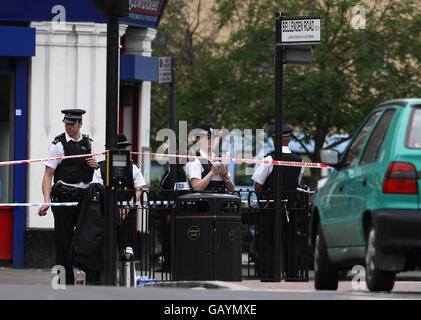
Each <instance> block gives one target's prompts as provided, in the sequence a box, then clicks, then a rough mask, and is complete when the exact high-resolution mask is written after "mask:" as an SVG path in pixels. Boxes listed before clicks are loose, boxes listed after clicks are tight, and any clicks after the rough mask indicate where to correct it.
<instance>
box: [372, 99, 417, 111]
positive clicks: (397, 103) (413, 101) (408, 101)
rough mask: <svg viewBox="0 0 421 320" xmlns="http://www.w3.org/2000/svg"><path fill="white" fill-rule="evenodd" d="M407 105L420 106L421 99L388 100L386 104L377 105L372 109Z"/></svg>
mask: <svg viewBox="0 0 421 320" xmlns="http://www.w3.org/2000/svg"><path fill="white" fill-rule="evenodd" d="M408 104H411V105H413V104H421V98H406V99H394V100H389V101H386V102H383V103H381V104H379V105H377V106H376V107H375V108H374V109H377V108H381V107H386V106H390V105H393V106H402V107H406V106H407V105H408Z"/></svg>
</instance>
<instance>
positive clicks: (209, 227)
mask: <svg viewBox="0 0 421 320" xmlns="http://www.w3.org/2000/svg"><path fill="white" fill-rule="evenodd" d="M240 209H241V199H240V197H238V196H233V195H228V194H221V193H191V194H187V195H183V196H180V197H178V198H177V212H176V221H175V250H174V252H175V261H174V279H175V280H177V281H180V280H222V281H241V212H240Z"/></svg>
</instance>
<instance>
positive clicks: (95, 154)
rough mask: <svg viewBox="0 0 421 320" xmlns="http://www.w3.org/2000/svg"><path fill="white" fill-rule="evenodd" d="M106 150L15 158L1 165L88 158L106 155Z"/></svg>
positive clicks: (0, 164)
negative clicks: (67, 154)
mask: <svg viewBox="0 0 421 320" xmlns="http://www.w3.org/2000/svg"><path fill="white" fill-rule="evenodd" d="M104 154H105V152H100V153H92V154H78V155H73V156H63V157H54V158H43V159H32V160H15V161H3V162H0V166H8V165H15V164H25V163H35V162H45V161H54V160H65V159H75V158H88V157H96V156H101V155H104Z"/></svg>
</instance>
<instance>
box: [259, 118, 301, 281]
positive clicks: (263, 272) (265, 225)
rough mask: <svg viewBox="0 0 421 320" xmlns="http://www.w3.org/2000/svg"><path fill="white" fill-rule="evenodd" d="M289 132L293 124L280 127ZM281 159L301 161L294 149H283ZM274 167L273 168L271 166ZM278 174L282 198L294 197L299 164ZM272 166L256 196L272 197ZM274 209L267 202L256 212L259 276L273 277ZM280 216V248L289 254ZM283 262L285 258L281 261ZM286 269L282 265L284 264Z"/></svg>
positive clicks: (286, 237) (273, 179) (270, 198)
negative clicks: (259, 192) (259, 193)
mask: <svg viewBox="0 0 421 320" xmlns="http://www.w3.org/2000/svg"><path fill="white" fill-rule="evenodd" d="M274 129H275V128H274V125H272V126H271V128H270V132H271V133H272V135H274V133H275V132H274V131H275V130H274ZM290 132H292V128H291V127H289V126H283V127H282V134H283V135H289V134H290ZM267 156H271V157H272V159H275V151H273V152H271V153H269V154H268V155H266V156H265V158H266V157H267ZM281 161H291V162H302V159H301V157H300V156H299V155H297V154H295V153H292V152H291V153H286V152H283V153H282V155H281ZM274 169H275V168H274ZM280 170H281V177H282V197H281V199H288V198H289V197H294V193H295V192H296V188H297V187H298V178H299V175H300V172H301V168H300V167H286V166H282V167H281V168H280ZM274 171H275V170H272V172H271V173H270V174H269V175H268V176H267V178H266V180H265V182H264V184H263V185H262V187H263V190H264V192H263V194H261V195H259V198H260V199H262V200H275V199H276V198H275V173H274ZM274 210H275V203H274V202H270V203H269V204H268V206H267V207H265V208H263V209H261V212H260V213H261V214H260V215H259V223H258V228H259V230H258V238H257V246H258V250H259V253H260V255H259V259H258V261H256V264H257V269H258V272H259V275H260V277H261V279H262V280H269V281H270V280H272V279H273V277H274V275H273V243H274V241H275V238H274V236H275V235H274V234H273V216H274ZM281 219H282V220H283V223H282V226H283V228H282V230H281V235H280V236H281V245H282V248H283V252H284V255H287V254H289V250H288V245H289V244H288V241H287V240H288V228H287V221H286V217H285V215H282V216H281ZM282 262H283V263H285V262H284V261H282ZM283 270H285V267H283ZM285 273H286V276H287V277H290V273H289V271H288V270H285Z"/></svg>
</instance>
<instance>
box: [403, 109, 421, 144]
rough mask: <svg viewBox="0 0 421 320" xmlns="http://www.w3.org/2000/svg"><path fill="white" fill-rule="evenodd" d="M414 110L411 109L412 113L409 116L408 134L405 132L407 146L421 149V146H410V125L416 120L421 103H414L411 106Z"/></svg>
mask: <svg viewBox="0 0 421 320" xmlns="http://www.w3.org/2000/svg"><path fill="white" fill-rule="evenodd" d="M411 108H412V110H411V114H410V116H409V120H408V123H407V125H406V134H405V148H408V149H411V150H420V149H421V147H419V148H417V147H411V146H409V137H410V134H411V132H410V130H409V127H410V125H412V122H413V121H414V117H415V113H416V112H417V110H418V112H421V104H417V105H413V106H411Z"/></svg>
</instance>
